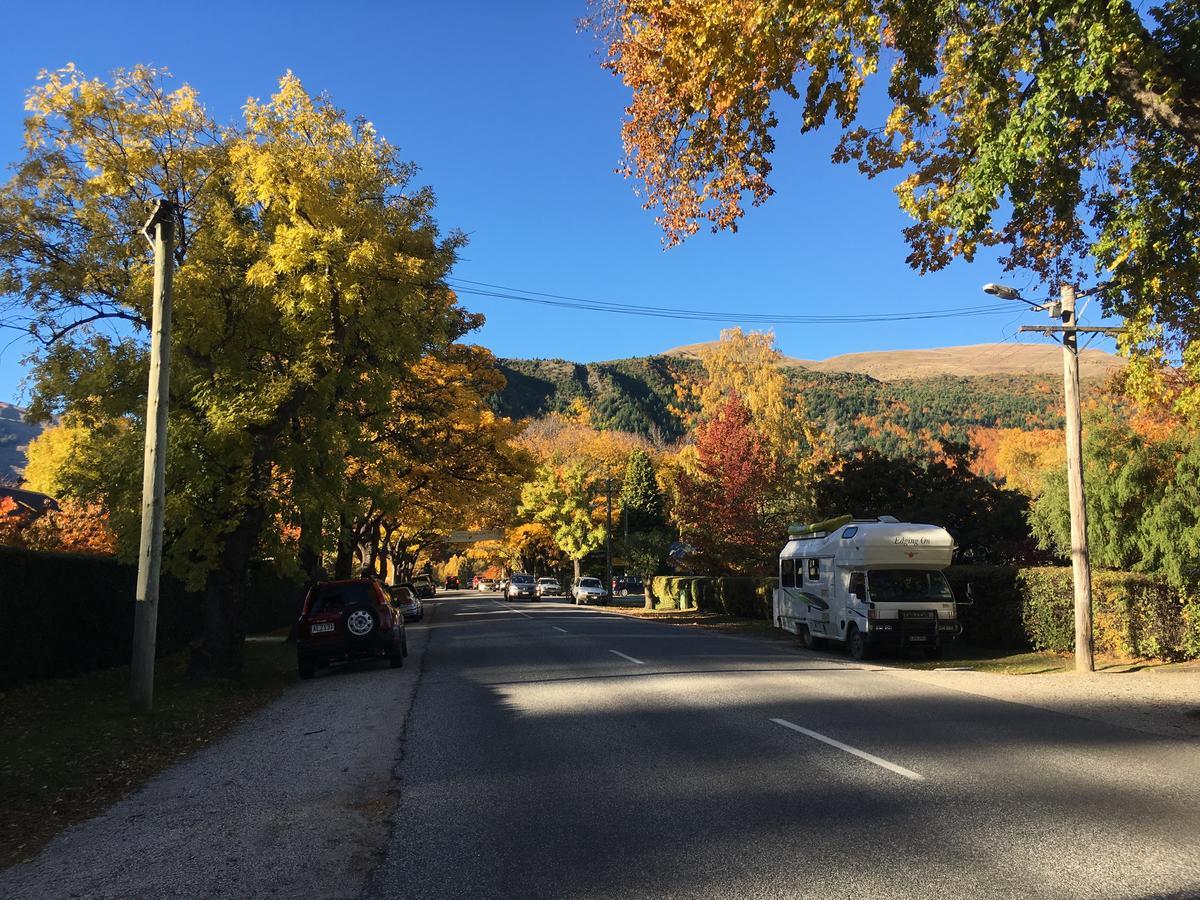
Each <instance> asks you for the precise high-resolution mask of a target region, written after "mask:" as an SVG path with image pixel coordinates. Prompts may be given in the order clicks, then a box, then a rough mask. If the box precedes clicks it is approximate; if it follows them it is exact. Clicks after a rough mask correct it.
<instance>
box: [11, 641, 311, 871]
mask: <svg viewBox="0 0 1200 900" xmlns="http://www.w3.org/2000/svg"><path fill="white" fill-rule="evenodd" d="M187 657H188V654H187V653H180V654H176V655H174V656H170V657H166V658H164V659H160V660H159V661H158V664H157V668H156V669H155V690H154V712H153V713H151V714H149V715H138V714H134V713H132V712H130V710H129V699H128V692H129V668H128V667H122V668H119V669H107V670H104V671H100V672H89V673H88V674H86V675H81V676H78V677H75V678H61V679H53V680H50V681H42V682H38V683H35V684H30V685H24V686H22V687H19V688H16V689H14V690H11V691H9V692H7V693H4V694H0V734H2V735H4V740H3V746H2V747H0V797H3V798H4V802H3V803H0V868H5V867H7V866H11V865H13V864H15V863H18V862H21V861H22V860H25V859H29V858H31V857H32V856H34V855H35V854H36V853H37V851H38V850H40V849H41V848H42V847H43V846H44V845H45V844H46V843H47V842H48V841H49V840H50V839H51V838H53V837H54V836H55V835H57V834H58V833H59V832H61V831H62V830H64V829H65V828H68V827H69V826H71V825H73V824H75V823H76V822H80V821H83V820H84V819H88V818H91V817H92V816H95V815H97V814H99V813H101V812H103V811H104V810H105V809H107V808H108V807H110V806H111V805H112V804H113V803H115V802H116V801H118V800H120V799H121V798H122V797H124V796H125V795H126V794H129V793H131V792H132V791H133V790H135V789H136V788H138V787H139V786H140V785H141V784H143V783H144V782H145V781H146V780H148V779H149V778H151V777H153V776H154V775H156V774H158V773H159V772H161V771H163V770H164V769H167V768H169V767H170V766H172V765H174V764H175V763H177V762H179V761H180V760H182V759H184V758H185V757H187V756H189V755H190V754H191V753H194V752H195V751H196V750H199V749H200V748H202V747H204V746H205V745H206V744H208V743H210V742H212V741H213V740H215V739H217V738H219V737H220V736H221V735H222V734H224V733H225V732H226V731H228V730H229V729H230V728H232V727H233V726H234V725H236V724H237V723H238V722H239V721H241V720H242V719H244V718H245V717H246V716H247V715H249V714H250V713H252V712H254V711H255V710H257V709H259V708H260V707H262V706H263V705H265V704H266V703H268V702H270V701H271V700H273V699H274V698H275V697H277V696H279V694H280V693H282V691H283V690H284V689H285V688H286V687H287V686H288V685H290V684H292V683H294V682H295V679H296V660H295V650H294V648H293V647H291V646H290V645H287V644H284V643H283V641H282V640H272V641H269V642H266V641H254V642H248V643H247V644H246V662H245V670H244V671H243V673H242V677H241V678H240V679H239V680H237V681H212V682H206V683H197V682H194V681H191V680H190V679H189V678H188V677H187V673H186V667H187Z"/></svg>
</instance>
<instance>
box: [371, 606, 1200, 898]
mask: <svg viewBox="0 0 1200 900" xmlns="http://www.w3.org/2000/svg"><path fill="white" fill-rule="evenodd" d="M428 610H429V616H428V621H429V626H430V627H429V641H428V644H427V646H426V648H425V653H424V655H423V657H422V659H421V677H420V682H419V684H418V686H417V690H416V694H415V697H414V699H413V703H412V708H411V711H410V713H409V720H408V722H407V726H406V728H405V740H404V745H403V748H402V754H401V756H400V760H399V762H398V764H397V779H398V790H399V802H398V804H397V806H396V809H395V812H394V815H393V822H392V831H391V837H390V842H389V846H388V848H387V852H386V854H385V856H384V859H383V862H382V864H381V865H380V866H379V867H378V868H377V869H376V870H375V872H374V873H373V875H372V876H371V877H370V879H369V880H368V882H367V886H366V891H365V895H366V896H368V897H372V898H374V897H380V898H384V897H398V898H399V897H404V898H423V900H432V898H450V897H454V898H462V897H480V898H501V897H520V898H535V897H547V898H602V897H614V898H615V897H621V898H631V897H654V898H674V897H714V898H716V897H719V898H728V897H762V898H771V897H780V898H783V897H788V898H791V897H821V898H826V897H828V898H840V897H846V898H850V897H854V898H868V897H870V898H876V897H888V898H893V897H894V898H910V897H939V898H944V897H972V898H987V897H1013V898H1034V897H1046V898H1074V897H1095V898H1143V897H1144V898H1149V897H1178V898H1183V897H1200V747H1198V746H1197V744H1196V742H1195V741H1188V740H1181V739H1172V738H1167V737H1159V736H1154V735H1150V734H1146V733H1143V732H1139V731H1132V730H1127V729H1123V728H1120V727H1118V726H1114V725H1109V724H1105V723H1102V722H1097V721H1092V720H1088V719H1080V718H1074V717H1071V716H1067V715H1062V714H1059V713H1054V712H1048V711H1045V710H1040V709H1036V708H1033V707H1029V706H1024V705H1020V704H1015V703H1005V702H1001V701H997V700H992V699H989V698H986V697H980V696H977V695H974V694H968V693H964V692H961V691H956V690H952V689H948V688H945V687H940V686H935V685H929V684H924V683H921V682H918V681H914V680H909V679H902V678H897V677H894V676H891V675H889V674H887V673H886V672H882V671H872V670H871V669H870V667H866V668H864V667H859V666H851V665H848V664H847V663H846V662H845V661H844V658H839V657H838V656H837V655H835V654H804V653H797V652H796V651H795V650H794V649H792V648H790V647H788V648H782V647H780V646H778V645H775V644H772V643H770V642H763V641H755V640H752V639H747V638H740V637H735V636H727V635H720V634H715V633H712V632H707V631H700V630H695V629H687V628H680V627H672V626H665V625H662V624H658V623H652V622H644V621H638V620H634V619H630V618H626V617H618V616H612V615H607V614H603V613H598V612H595V611H593V610H589V609H587V608H576V607H573V606H568V605H566V604H559V603H547V602H541V603H530V604H515V603H514V604H510V603H506V602H503V601H500V600H499V599H497V597H496V595H479V594H468V593H462V594H450V595H443V596H442V597H440V598H439V600H438V601H437V602H436V603H432V604H429V606H428Z"/></svg>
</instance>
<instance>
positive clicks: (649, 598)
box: [642, 575, 654, 609]
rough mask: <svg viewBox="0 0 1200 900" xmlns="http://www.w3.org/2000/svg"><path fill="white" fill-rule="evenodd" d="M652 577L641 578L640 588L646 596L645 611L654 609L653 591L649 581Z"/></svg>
mask: <svg viewBox="0 0 1200 900" xmlns="http://www.w3.org/2000/svg"><path fill="white" fill-rule="evenodd" d="M653 577H654V576H653V575H643V576H642V587H643V588H644V589H645V594H646V609H654V589H653V588H652V587H651V586H650V579H652V578H653Z"/></svg>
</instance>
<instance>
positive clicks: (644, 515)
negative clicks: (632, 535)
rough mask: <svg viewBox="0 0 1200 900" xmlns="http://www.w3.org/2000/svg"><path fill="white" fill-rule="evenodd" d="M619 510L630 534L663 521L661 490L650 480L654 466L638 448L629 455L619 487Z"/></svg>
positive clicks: (655, 480) (646, 454) (657, 525)
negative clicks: (622, 480) (623, 516)
mask: <svg viewBox="0 0 1200 900" xmlns="http://www.w3.org/2000/svg"><path fill="white" fill-rule="evenodd" d="M621 511H622V512H623V514H624V515H625V525H626V527H627V528H628V529H629V530H630V531H631V532H632V531H646V530H648V529H651V528H657V527H659V526H661V525H662V524H663V523H664V522H665V519H664V518H663V499H662V491H660V490H659V488H658V480H657V479H656V478H655V477H654V463H653V462H652V461H651V459H650V455H649V454H648V453H646V451H644V450H642V449H640V448H639V449H636V450H634V451H633V452H632V453H630V454H629V463H628V464H627V465H626V467H625V481H624V482H623V483H622V485H621Z"/></svg>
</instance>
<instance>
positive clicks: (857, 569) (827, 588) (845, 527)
mask: <svg viewBox="0 0 1200 900" xmlns="http://www.w3.org/2000/svg"><path fill="white" fill-rule="evenodd" d="M953 553H954V539H953V538H952V537H950V534H949V533H948V532H947V531H946V530H945V529H944V528H939V527H938V526H936V525H914V524H911V523H908V522H900V521H897V520H896V519H895V518H893V517H892V516H880V517H879V518H878V519H852V518H851V517H850V516H842V517H841V518H838V519H829V520H827V521H825V522H817V523H816V524H813V525H793V526H791V527H790V528H789V529H788V542H787V545H786V546H785V547H784V548H783V550H782V552H780V554H779V587H778V588H776V589H775V597H774V616H775V625H776V626H777V627H779V628H784V629H786V630H788V631H791V632H793V633H794V634H797V635H799V636H800V638H801V639H802V640H803V641H804V646H805V647H808V648H810V649H821V648H823V647H824V646H825V645H826V643H827V642H828V641H830V640H834V641H845V643H846V645H847V647H848V648H849V650H850V654H851V655H852V656H853V657H854V658H855V659H864V658H866V657H868V656H870V654H871V651H872V649H873V648H875V647H880V646H883V647H917V648H921V649H923V650H924V652H925V654H926V655H927V656H929V657H932V658H936V657H937V656H939V655H940V654H941V650H942V646H943V645H944V644H947V643H949V642H951V641H953V640H954V639H955V638H956V637H957V636H958V633H959V631H960V628H959V625H958V613H957V610H956V608H955V603H954V595H953V594H952V593H951V592H950V585H949V584H948V583H947V582H946V576H945V575H943V574H942V570H943V569H944V568H946V566H948V565H950V558H951V556H952V555H953Z"/></svg>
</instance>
